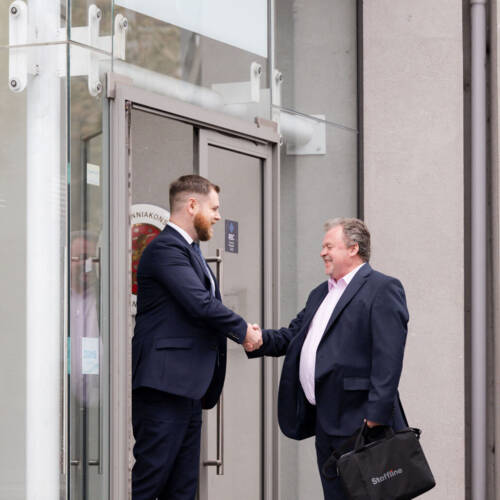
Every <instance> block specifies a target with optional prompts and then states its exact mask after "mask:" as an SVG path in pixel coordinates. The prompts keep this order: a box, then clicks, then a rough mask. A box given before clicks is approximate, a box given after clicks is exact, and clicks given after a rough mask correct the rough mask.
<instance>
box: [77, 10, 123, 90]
mask: <svg viewBox="0 0 500 500" xmlns="http://www.w3.org/2000/svg"><path fill="white" fill-rule="evenodd" d="M101 19H102V11H101V9H100V8H99V7H97V6H96V5H94V4H93V5H91V6H90V7H89V12H88V26H81V27H77V28H73V29H72V30H71V37H72V38H73V40H74V41H75V42H79V43H81V44H82V45H85V46H89V47H93V48H97V49H100V50H102V51H105V52H109V53H111V51H112V50H113V49H114V50H115V57H117V58H119V59H125V47H126V41H127V39H126V33H127V29H128V20H127V18H126V17H124V16H122V15H121V14H118V15H117V16H116V17H115V22H114V35H113V37H111V36H99V32H100V23H101ZM72 50H73V54H72V58H71V62H72V65H71V76H79V75H85V74H87V75H88V88H89V93H90V95H92V96H97V95H99V94H100V93H101V92H102V89H103V85H102V82H101V80H100V71H99V63H100V61H102V60H103V59H109V56H106V55H102V54H100V53H99V52H96V51H93V50H92V49H91V48H89V49H85V48H83V47H72Z"/></svg>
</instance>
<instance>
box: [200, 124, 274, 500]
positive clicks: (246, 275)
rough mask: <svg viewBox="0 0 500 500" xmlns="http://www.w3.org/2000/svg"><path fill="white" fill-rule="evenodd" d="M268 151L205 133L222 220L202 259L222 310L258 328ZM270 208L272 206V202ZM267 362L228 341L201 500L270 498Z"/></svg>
mask: <svg viewBox="0 0 500 500" xmlns="http://www.w3.org/2000/svg"><path fill="white" fill-rule="evenodd" d="M268 156H269V146H267V145H264V144H255V143H252V142H250V141H245V140H242V139H236V138H231V137H229V136H226V135H223V134H220V133H217V132H212V131H208V130H200V131H199V171H200V174H201V175H203V176H205V177H207V178H209V179H210V180H211V181H212V182H214V183H215V184H217V185H219V186H220V188H221V191H220V193H219V197H220V205H221V209H220V212H221V216H222V220H221V221H220V222H219V223H218V225H217V226H216V228H215V231H214V236H213V238H212V239H211V240H209V241H208V242H206V243H204V244H203V245H202V246H203V253H204V255H206V256H207V258H208V260H209V261H211V262H212V263H211V265H212V266H213V270H214V273H215V274H216V275H217V276H218V278H219V283H220V287H221V293H222V300H223V302H224V303H225V304H226V305H227V306H228V307H230V308H231V309H233V310H234V311H236V312H237V313H238V314H240V315H241V316H243V317H244V318H245V319H246V320H247V321H249V322H251V323H258V324H259V325H262V324H263V323H264V322H265V314H266V313H265V308H264V297H265V295H266V293H267V292H266V290H265V283H266V281H265V264H266V263H265V259H264V253H265V230H264V213H265V208H266V207H265V189H264V184H265V180H266V169H268V170H270V161H269V160H268ZM268 201H269V200H268ZM263 380H264V369H263V361H262V360H261V359H258V360H248V359H247V356H246V354H245V351H244V350H243V348H242V346H241V345H239V344H236V343H234V342H231V341H228V350H227V370H226V380H225V384H224V390H223V394H222V397H221V400H220V401H219V403H218V405H217V407H216V408H214V409H212V410H209V411H205V412H204V418H203V431H202V433H203V434H202V436H203V438H202V451H201V463H200V468H201V474H200V488H199V496H200V500H215V499H217V500H226V499H227V500H230V499H233V498H240V499H241V500H246V499H248V500H254V499H256V498H263V497H264V494H263V493H264V476H265V467H264V462H265V460H266V457H265V439H264V427H265V414H264V394H263Z"/></svg>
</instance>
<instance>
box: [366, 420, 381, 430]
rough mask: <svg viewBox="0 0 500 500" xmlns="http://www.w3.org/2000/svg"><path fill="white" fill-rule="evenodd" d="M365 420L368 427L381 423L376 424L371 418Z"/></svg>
mask: <svg viewBox="0 0 500 500" xmlns="http://www.w3.org/2000/svg"><path fill="white" fill-rule="evenodd" d="M365 422H366V426H367V427H368V429H372V428H373V427H378V426H379V425H382V424H378V423H377V422H373V421H372V420H365Z"/></svg>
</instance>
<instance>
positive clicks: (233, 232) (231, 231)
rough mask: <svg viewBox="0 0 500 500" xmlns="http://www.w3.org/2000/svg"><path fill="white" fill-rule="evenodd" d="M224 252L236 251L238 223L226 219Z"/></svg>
mask: <svg viewBox="0 0 500 500" xmlns="http://www.w3.org/2000/svg"><path fill="white" fill-rule="evenodd" d="M225 247H226V252H230V253H238V223H237V222H236V221H234V220H227V219H226V245H225Z"/></svg>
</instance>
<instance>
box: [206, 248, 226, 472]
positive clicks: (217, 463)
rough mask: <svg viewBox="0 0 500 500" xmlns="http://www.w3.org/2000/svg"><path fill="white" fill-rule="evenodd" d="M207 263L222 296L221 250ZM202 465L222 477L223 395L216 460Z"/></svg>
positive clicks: (220, 406)
mask: <svg viewBox="0 0 500 500" xmlns="http://www.w3.org/2000/svg"><path fill="white" fill-rule="evenodd" d="M205 260H206V261H207V262H214V263H215V264H216V266H217V267H216V272H215V275H216V277H217V282H218V283H219V290H220V294H221V296H222V294H223V292H222V248H217V250H216V251H215V257H208V258H206V259H205ZM203 465H205V466H207V467H210V466H215V467H217V475H218V476H223V475H224V393H223V392H222V394H221V395H220V398H219V401H218V402H217V458H216V459H215V460H205V461H204V462H203Z"/></svg>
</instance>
